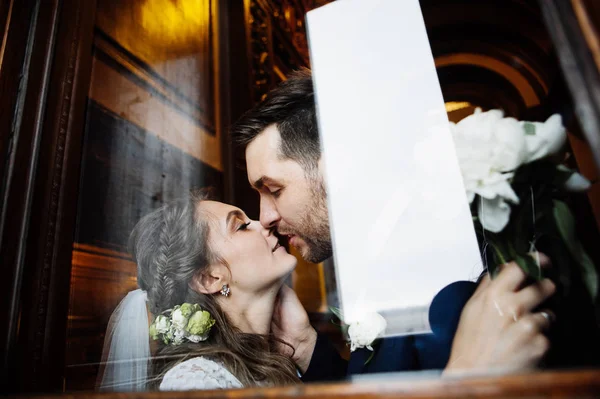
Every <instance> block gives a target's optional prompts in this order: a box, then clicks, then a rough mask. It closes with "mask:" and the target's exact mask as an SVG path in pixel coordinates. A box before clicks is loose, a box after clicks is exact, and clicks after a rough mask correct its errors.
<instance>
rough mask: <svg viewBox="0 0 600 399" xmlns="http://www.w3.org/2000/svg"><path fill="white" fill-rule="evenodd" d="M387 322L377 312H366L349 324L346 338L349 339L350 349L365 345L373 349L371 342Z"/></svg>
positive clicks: (380, 332) (383, 329) (381, 331)
mask: <svg viewBox="0 0 600 399" xmlns="http://www.w3.org/2000/svg"><path fill="white" fill-rule="evenodd" d="M386 327H387V322H386V321H385V319H384V318H383V317H382V316H381V315H380V314H378V313H370V314H366V315H364V316H363V318H361V319H360V320H358V321H356V322H354V323H352V324H350V327H348V338H349V340H350V351H352V352H354V351H355V350H356V349H358V348H363V347H367V349H369V350H371V351H372V350H373V348H372V347H371V344H372V343H373V341H375V339H376V338H377V337H379V336H380V335H381V334H383V332H384V331H385V328H386Z"/></svg>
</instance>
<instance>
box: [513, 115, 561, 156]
mask: <svg viewBox="0 0 600 399" xmlns="http://www.w3.org/2000/svg"><path fill="white" fill-rule="evenodd" d="M521 124H522V126H523V129H524V130H525V133H526V134H525V141H526V143H527V152H528V154H527V163H529V162H533V161H535V160H538V159H541V158H544V157H547V156H548V155H552V154H556V153H557V152H558V151H559V150H560V149H561V148H562V146H563V145H564V144H565V141H566V140H567V131H566V129H565V127H564V126H563V124H562V118H561V116H560V115H559V114H554V115H552V116H551V117H550V118H548V119H547V120H546V122H544V123H540V122H521Z"/></svg>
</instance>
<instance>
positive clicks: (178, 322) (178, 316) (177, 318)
mask: <svg viewBox="0 0 600 399" xmlns="http://www.w3.org/2000/svg"><path fill="white" fill-rule="evenodd" d="M171 319H172V320H173V325H174V326H175V328H177V329H178V330H183V329H184V328H185V327H186V326H187V324H188V318H187V317H185V315H184V314H183V312H182V311H181V308H177V309H175V310H174V311H173V313H172V314H171Z"/></svg>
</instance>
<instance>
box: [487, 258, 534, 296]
mask: <svg viewBox="0 0 600 399" xmlns="http://www.w3.org/2000/svg"><path fill="white" fill-rule="evenodd" d="M526 277H527V276H526V275H525V272H523V270H521V268H520V267H519V265H517V263H516V262H510V263H507V264H506V265H502V268H501V270H500V273H499V274H498V277H496V279H495V280H494V281H493V282H492V284H493V285H494V286H495V287H496V288H497V289H498V290H499V291H509V292H510V291H512V292H514V291H517V290H518V289H519V287H520V286H521V285H522V284H523V282H524V281H525V278H526Z"/></svg>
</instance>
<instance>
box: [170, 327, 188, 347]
mask: <svg viewBox="0 0 600 399" xmlns="http://www.w3.org/2000/svg"><path fill="white" fill-rule="evenodd" d="M184 338H185V331H184V330H180V329H176V330H173V342H172V344H173V345H179V344H181V343H182V342H183V339H184Z"/></svg>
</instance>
